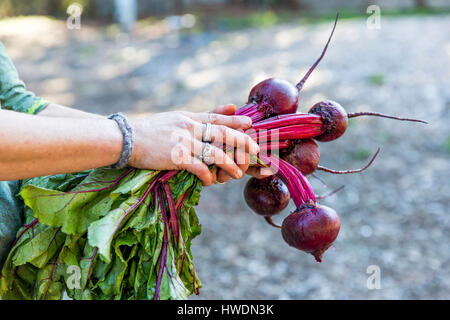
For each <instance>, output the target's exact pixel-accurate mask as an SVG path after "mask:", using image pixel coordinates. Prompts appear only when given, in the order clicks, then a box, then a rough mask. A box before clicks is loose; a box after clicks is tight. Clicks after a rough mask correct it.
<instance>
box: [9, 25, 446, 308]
mask: <svg viewBox="0 0 450 320" xmlns="http://www.w3.org/2000/svg"><path fill="white" fill-rule="evenodd" d="M8 23H10V25H11V23H12V22H8ZM28 24H29V25H32V26H35V27H29V26H28V27H26V25H27V24H24V23H22V24H21V27H20V28H11V26H10V27H8V28H6V27H5V22H3V23H0V39H2V41H4V42H5V45H6V46H7V48H8V49H9V51H10V53H11V55H12V56H13V57H14V58H15V61H16V63H17V65H18V68H19V70H20V72H21V74H22V76H23V78H24V80H25V81H26V82H27V83H28V84H29V87H30V88H31V89H33V90H35V91H36V92H38V93H39V94H41V95H43V96H44V97H46V98H48V99H51V100H53V101H55V102H59V103H66V104H69V105H77V106H81V108H83V109H85V110H90V111H94V112H102V113H105V114H106V113H111V112H115V111H118V110H127V111H129V112H131V113H135V114H142V113H148V112H155V111H162V110H171V109H186V110H193V111H200V110H206V109H210V108H212V107H213V106H215V105H218V104H223V103H228V102H233V103H236V104H239V105H241V104H242V103H243V102H244V101H245V99H246V95H247V92H248V91H249V89H250V88H251V86H252V85H253V84H255V83H257V82H258V81H260V80H263V79H264V78H267V77H269V76H276V77H279V78H284V79H286V80H290V81H292V82H295V81H298V79H299V78H300V77H301V75H303V74H304V72H305V71H306V70H307V68H308V67H309V65H310V64H311V63H312V61H313V60H314V59H315V58H316V57H317V56H318V54H319V53H320V50H321V49H322V46H323V44H324V43H325V41H326V38H327V36H328V33H329V32H330V29H331V21H330V23H328V24H319V25H311V26H298V25H283V26H276V27H271V28H265V29H260V30H246V31H238V32H231V33H203V34H197V35H195V36H185V37H178V38H177V37H175V36H173V35H164V36H160V34H158V33H157V30H153V29H151V30H150V29H142V30H139V34H138V36H136V37H134V38H133V39H126V38H124V37H123V36H116V37H112V36H108V35H107V33H105V32H104V30H102V29H99V28H94V27H88V26H85V27H83V28H82V30H81V31H69V30H67V29H65V25H64V23H63V22H59V21H47V20H42V19H41V20H39V19H38V20H37V21H34V22H28ZM36 26H37V27H36ZM27 28H28V29H27ZM445 30H450V18H449V16H441V17H437V16H435V17H421V18H417V17H403V18H382V25H381V29H380V30H369V29H367V28H366V24H365V21H364V20H347V21H345V20H344V21H341V22H339V24H338V27H337V30H336V34H335V37H334V39H333V41H332V44H331V46H330V48H329V52H328V54H327V56H326V57H325V59H324V61H323V62H322V63H321V64H320V66H319V68H318V70H317V71H316V72H315V73H314V74H313V76H312V78H311V79H310V80H309V82H307V84H306V86H305V88H304V91H303V93H302V100H301V110H302V111H306V110H307V109H308V107H309V106H311V105H312V104H313V103H314V102H317V101H319V100H321V99H324V98H330V99H333V100H337V101H339V102H340V103H341V104H342V105H343V106H344V107H345V108H346V109H347V110H348V111H349V112H354V111H360V110H369V111H377V112H385V113H391V114H398V115H407V116H410V117H418V118H423V119H425V120H427V121H429V123H430V124H429V125H421V124H413V123H402V122H395V121H391V120H387V119H386V120H382V119H375V118H359V119H357V120H355V121H352V122H351V126H350V128H349V130H348V131H347V133H346V135H345V136H344V137H343V138H342V139H340V140H338V141H336V142H333V143H324V144H321V145H320V147H321V152H322V159H321V163H322V164H323V165H326V166H329V167H333V168H338V169H341V168H342V169H343V168H354V167H361V166H363V165H364V163H365V162H366V161H367V159H368V157H370V155H371V154H372V153H373V152H375V150H376V148H377V147H378V146H381V153H380V155H379V157H378V159H377V160H376V161H375V163H374V164H373V166H372V167H371V168H370V169H369V170H368V171H366V172H365V173H363V174H359V175H351V176H333V175H328V174H319V175H320V177H321V178H323V179H324V180H326V182H327V184H328V185H329V187H328V188H327V189H332V188H335V187H338V186H340V185H342V184H345V186H346V187H345V189H344V190H343V191H341V192H340V193H339V194H337V195H335V196H332V197H331V198H329V199H327V200H326V201H324V204H327V205H329V206H332V207H333V208H334V209H335V210H336V211H337V212H338V213H339V214H340V216H341V223H342V227H341V233H340V235H339V237H338V240H337V241H336V243H335V248H334V249H330V250H329V251H328V252H327V253H326V254H325V258H324V261H323V262H322V263H321V264H318V263H316V262H314V259H313V258H312V256H309V255H306V254H304V253H301V252H298V251H296V250H294V249H292V248H290V247H288V246H287V245H286V244H285V243H284V242H283V240H282V239H281V235H280V232H279V230H278V229H274V228H271V227H270V226H268V225H266V223H265V222H264V221H263V219H260V218H258V217H256V216H255V215H254V214H252V213H251V212H250V211H249V209H248V208H247V207H246V205H245V203H244V200H243V198H242V190H243V188H244V185H245V180H246V179H243V180H242V181H235V182H232V183H228V184H226V185H223V186H222V185H220V186H219V185H215V186H212V187H210V188H207V189H205V190H204V192H203V193H202V198H201V202H200V206H199V208H198V214H199V217H200V221H201V222H202V224H203V233H202V235H201V236H200V237H199V238H198V239H197V240H196V241H194V245H193V252H194V257H195V260H196V265H197V271H198V274H199V276H200V278H201V279H202V281H203V284H204V287H203V289H202V290H201V294H200V296H199V297H194V299H223V298H226V299H352V298H356V299H410V298H412V299H430V298H436V299H448V298H450V260H449V257H450V247H449V243H450V241H449V240H450V237H449V234H450V223H449V213H450V212H449V211H450V210H449V207H450V184H449V181H450V161H449V160H450V127H449V123H450V59H449V58H450V37H449V33H448V32H447V31H445ZM43 35H46V36H43ZM30 48H32V49H30ZM312 183H313V186H314V187H315V190H316V192H317V193H318V194H321V193H324V192H326V190H327V189H324V188H323V187H322V186H321V184H320V183H319V182H318V181H316V180H312ZM287 213H288V211H286V212H285V213H283V214H282V216H284V215H285V214H287ZM281 219H282V217H279V218H276V219H275V220H276V222H281ZM371 265H375V266H378V267H379V268H380V271H381V289H379V290H369V289H368V288H367V286H366V282H367V278H368V276H369V274H367V273H366V271H367V268H368V266H371Z"/></svg>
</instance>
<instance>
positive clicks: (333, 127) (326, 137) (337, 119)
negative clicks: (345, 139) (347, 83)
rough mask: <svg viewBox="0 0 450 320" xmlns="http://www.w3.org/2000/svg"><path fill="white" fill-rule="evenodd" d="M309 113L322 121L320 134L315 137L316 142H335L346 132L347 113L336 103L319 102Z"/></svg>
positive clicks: (330, 101) (329, 101)
mask: <svg viewBox="0 0 450 320" xmlns="http://www.w3.org/2000/svg"><path fill="white" fill-rule="evenodd" d="M309 113H313V114H317V115H319V116H320V117H321V119H322V123H323V125H322V133H321V134H320V135H318V136H317V137H315V139H316V140H318V141H322V142H325V141H331V140H336V139H337V138H339V137H340V136H342V135H343V134H344V132H345V130H347V126H348V117H347V112H345V110H344V108H342V106H341V105H340V104H339V103H337V102H336V101H332V100H326V101H320V102H318V103H316V104H315V105H314V106H313V107H312V108H311V109H310V110H309Z"/></svg>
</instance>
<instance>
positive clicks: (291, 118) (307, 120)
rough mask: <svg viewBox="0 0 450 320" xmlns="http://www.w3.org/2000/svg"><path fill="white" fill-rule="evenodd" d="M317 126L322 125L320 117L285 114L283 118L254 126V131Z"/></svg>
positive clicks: (276, 118) (273, 118)
mask: <svg viewBox="0 0 450 320" xmlns="http://www.w3.org/2000/svg"><path fill="white" fill-rule="evenodd" d="M307 124H311V125H312V124H316V125H322V124H323V123H322V119H321V117H320V116H319V115H316V114H310V113H309V114H308V113H298V114H284V115H281V116H275V117H272V118H269V119H266V120H264V121H260V122H258V123H256V124H254V125H253V127H252V128H253V129H255V130H258V129H274V128H281V127H286V126H292V125H307Z"/></svg>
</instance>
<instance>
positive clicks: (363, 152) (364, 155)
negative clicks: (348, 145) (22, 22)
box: [350, 148, 372, 160]
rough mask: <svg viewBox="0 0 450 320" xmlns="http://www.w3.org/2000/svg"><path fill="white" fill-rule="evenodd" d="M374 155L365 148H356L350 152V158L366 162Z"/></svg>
mask: <svg viewBox="0 0 450 320" xmlns="http://www.w3.org/2000/svg"><path fill="white" fill-rule="evenodd" d="M371 155H372V152H371V151H370V150H368V149H365V148H356V149H354V150H352V151H350V156H351V157H352V159H355V160H366V159H369V157H370V156H371Z"/></svg>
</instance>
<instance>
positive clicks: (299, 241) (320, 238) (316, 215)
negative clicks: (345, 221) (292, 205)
mask: <svg viewBox="0 0 450 320" xmlns="http://www.w3.org/2000/svg"><path fill="white" fill-rule="evenodd" d="M340 227H341V222H340V219H339V216H338V215H337V213H336V211H334V210H333V209H331V208H329V207H326V206H323V205H314V204H304V205H302V206H300V207H299V208H298V209H297V210H296V211H294V212H293V213H291V214H290V215H289V216H287V217H286V218H285V219H284V221H283V224H282V226H281V234H282V236H283V239H284V241H286V242H287V243H288V244H289V245H290V246H292V247H294V248H297V249H299V250H302V251H305V252H307V253H311V254H312V255H313V256H314V258H316V261H317V262H322V255H323V253H324V252H325V251H326V250H327V249H328V248H329V247H330V246H331V245H332V244H333V242H334V240H336V238H337V236H338V234H339V229H340Z"/></svg>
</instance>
